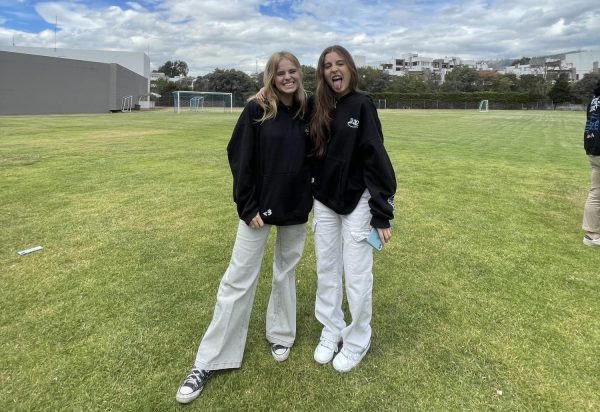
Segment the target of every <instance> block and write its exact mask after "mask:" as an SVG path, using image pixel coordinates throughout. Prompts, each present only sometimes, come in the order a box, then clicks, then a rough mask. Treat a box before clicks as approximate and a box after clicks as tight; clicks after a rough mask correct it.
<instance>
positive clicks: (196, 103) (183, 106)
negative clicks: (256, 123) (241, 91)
mask: <svg viewBox="0 0 600 412" xmlns="http://www.w3.org/2000/svg"><path fill="white" fill-rule="evenodd" d="M173 110H174V111H175V113H181V112H183V111H191V112H203V111H213V112H215V111H219V112H231V111H233V93H221V92H192V91H187V90H176V91H174V92H173Z"/></svg>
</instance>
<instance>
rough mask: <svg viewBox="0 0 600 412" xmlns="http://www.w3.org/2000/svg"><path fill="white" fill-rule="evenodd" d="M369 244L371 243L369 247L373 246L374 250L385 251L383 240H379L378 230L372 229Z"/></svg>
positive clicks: (368, 239)
mask: <svg viewBox="0 0 600 412" xmlns="http://www.w3.org/2000/svg"><path fill="white" fill-rule="evenodd" d="M367 242H369V245H371V246H373V249H375V250H376V251H378V252H379V251H380V250H381V249H383V244H382V243H381V239H379V232H378V231H377V229H376V228H373V229H371V233H369V237H368V238H367Z"/></svg>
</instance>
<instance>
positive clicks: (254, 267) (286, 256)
mask: <svg viewBox="0 0 600 412" xmlns="http://www.w3.org/2000/svg"><path fill="white" fill-rule="evenodd" d="M270 229H271V225H265V226H263V227H262V228H260V229H252V228H250V227H249V226H248V225H246V223H245V222H244V221H242V220H240V223H239V225H238V231H237V237H236V239H235V245H234V246H233V252H232V254H231V261H230V262H229V266H228V267H227V270H226V271H225V274H224V275H223V278H222V279H221V284H220V285H219V290H218V292H217V303H216V305H215V310H214V314H213V318H212V321H211V323H210V325H209V326H208V329H207V330H206V333H205V334H204V337H203V338H202V341H201V342H200V346H199V348H198V353H197V355H196V361H195V362H194V366H195V367H196V368H199V369H207V370H216V369H229V368H239V367H240V366H241V365H242V358H243V356H244V348H245V346H246V336H247V334H248V323H249V322H250V313H251V311H252V304H253V302H254V295H255V293H256V285H257V282H258V276H259V272H260V265H261V262H262V258H263V254H264V251H265V246H266V243H267V239H268V237H269V232H270ZM305 239H306V225H304V224H301V225H292V226H277V238H276V240H275V252H274V255H273V282H272V289H271V297H270V299H269V305H268V308H267V317H266V335H267V340H268V341H269V342H271V343H278V344H280V345H284V346H288V347H291V346H292V345H293V344H294V340H295V338H296V280H295V279H296V277H295V272H296V265H297V264H298V262H299V261H300V258H301V257H302V252H303V250H304V241H305Z"/></svg>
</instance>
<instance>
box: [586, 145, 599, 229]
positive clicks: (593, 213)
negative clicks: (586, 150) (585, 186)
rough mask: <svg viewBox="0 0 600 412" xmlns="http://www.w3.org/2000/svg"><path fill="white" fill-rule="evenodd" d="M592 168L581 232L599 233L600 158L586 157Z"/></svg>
mask: <svg viewBox="0 0 600 412" xmlns="http://www.w3.org/2000/svg"><path fill="white" fill-rule="evenodd" d="M588 159H589V160H590V165H591V166H592V183H591V185H590V191H589V192H588V197H587V200H586V202H585V207H584V209H583V225H582V227H583V230H585V231H586V232H592V233H600V156H592V155H590V156H588Z"/></svg>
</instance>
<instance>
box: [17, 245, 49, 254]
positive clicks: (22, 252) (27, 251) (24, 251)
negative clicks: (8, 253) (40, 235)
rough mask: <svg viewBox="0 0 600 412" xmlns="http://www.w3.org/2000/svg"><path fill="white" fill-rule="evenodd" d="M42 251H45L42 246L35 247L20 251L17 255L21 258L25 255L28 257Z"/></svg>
mask: <svg viewBox="0 0 600 412" xmlns="http://www.w3.org/2000/svg"><path fill="white" fill-rule="evenodd" d="M42 249H43V247H41V246H35V247H32V248H29V249H25V250H19V251H18V252H17V253H18V254H19V255H21V256H24V255H28V254H29V253H32V252H37V251H38V250H42Z"/></svg>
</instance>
